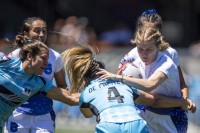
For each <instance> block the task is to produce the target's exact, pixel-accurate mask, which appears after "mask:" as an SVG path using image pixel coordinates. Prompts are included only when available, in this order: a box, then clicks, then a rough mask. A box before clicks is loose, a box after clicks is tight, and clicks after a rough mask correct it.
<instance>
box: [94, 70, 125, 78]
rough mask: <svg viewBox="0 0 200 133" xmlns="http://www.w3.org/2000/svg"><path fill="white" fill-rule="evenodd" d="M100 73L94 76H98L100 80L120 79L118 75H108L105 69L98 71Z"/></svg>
mask: <svg viewBox="0 0 200 133" xmlns="http://www.w3.org/2000/svg"><path fill="white" fill-rule="evenodd" d="M99 70H100V71H99V72H97V73H96V75H99V76H100V77H99V78H101V79H120V78H121V76H120V75H116V74H113V73H110V72H108V71H106V70H105V69H99Z"/></svg>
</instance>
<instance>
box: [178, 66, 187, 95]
mask: <svg viewBox="0 0 200 133" xmlns="http://www.w3.org/2000/svg"><path fill="white" fill-rule="evenodd" d="M178 72H179V77H180V86H181V93H182V96H183V98H185V99H187V98H188V87H187V85H186V83H185V80H184V77H183V73H182V70H181V67H180V66H178Z"/></svg>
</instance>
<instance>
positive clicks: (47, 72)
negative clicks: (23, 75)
mask: <svg viewBox="0 0 200 133" xmlns="http://www.w3.org/2000/svg"><path fill="white" fill-rule="evenodd" d="M44 73H45V74H47V75H50V74H51V73H52V65H51V64H48V65H47V66H46V68H45V70H44Z"/></svg>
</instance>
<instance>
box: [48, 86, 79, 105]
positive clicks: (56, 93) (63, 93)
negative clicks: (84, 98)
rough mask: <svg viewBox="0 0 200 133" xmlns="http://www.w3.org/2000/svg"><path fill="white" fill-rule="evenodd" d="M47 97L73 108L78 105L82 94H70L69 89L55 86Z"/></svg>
mask: <svg viewBox="0 0 200 133" xmlns="http://www.w3.org/2000/svg"><path fill="white" fill-rule="evenodd" d="M47 97H49V98H51V99H54V100H57V101H61V102H63V103H66V104H68V105H71V106H72V105H78V102H79V97H80V94H79V93H73V94H70V92H69V91H68V90H67V89H64V88H58V87H55V86H53V87H52V88H51V89H50V90H49V91H48V92H47Z"/></svg>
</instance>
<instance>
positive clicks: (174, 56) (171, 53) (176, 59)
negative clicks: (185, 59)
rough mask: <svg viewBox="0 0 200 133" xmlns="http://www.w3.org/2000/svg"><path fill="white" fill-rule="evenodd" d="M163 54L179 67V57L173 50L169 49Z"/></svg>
mask: <svg viewBox="0 0 200 133" xmlns="http://www.w3.org/2000/svg"><path fill="white" fill-rule="evenodd" d="M163 53H164V54H165V55H167V56H168V57H170V58H171V59H172V60H173V62H174V63H175V64H176V66H180V59H179V55H178V52H177V51H176V50H175V49H174V48H172V47H169V48H167V49H166V50H165V51H164V52H163Z"/></svg>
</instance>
